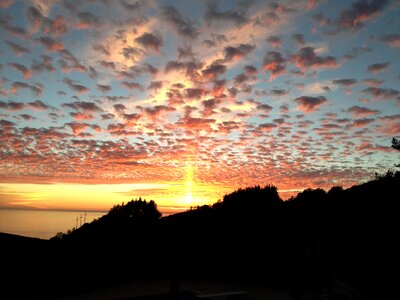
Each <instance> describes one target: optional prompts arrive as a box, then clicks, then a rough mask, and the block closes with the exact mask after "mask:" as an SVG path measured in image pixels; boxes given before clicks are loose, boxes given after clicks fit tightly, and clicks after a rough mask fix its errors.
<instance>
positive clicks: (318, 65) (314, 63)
mask: <svg viewBox="0 0 400 300" xmlns="http://www.w3.org/2000/svg"><path fill="white" fill-rule="evenodd" d="M292 60H293V61H294V64H295V65H296V67H298V68H299V69H300V70H302V71H307V70H309V69H323V68H330V69H334V68H336V67H337V66H338V64H337V62H336V58H334V57H332V56H325V57H323V56H318V55H317V54H316V53H315V49H314V48H312V47H304V48H301V49H300V50H299V51H298V52H296V53H295V54H294V55H293V56H292Z"/></svg>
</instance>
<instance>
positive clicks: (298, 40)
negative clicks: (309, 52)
mask: <svg viewBox="0 0 400 300" xmlns="http://www.w3.org/2000/svg"><path fill="white" fill-rule="evenodd" d="M292 38H293V39H294V40H295V42H296V45H297V47H299V48H301V47H304V46H305V45H306V41H305V40H304V35H302V34H299V33H295V34H293V35H292Z"/></svg>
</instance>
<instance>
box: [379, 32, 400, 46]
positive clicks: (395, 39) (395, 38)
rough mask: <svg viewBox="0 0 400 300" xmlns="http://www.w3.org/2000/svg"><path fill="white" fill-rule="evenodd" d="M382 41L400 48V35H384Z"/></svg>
mask: <svg viewBox="0 0 400 300" xmlns="http://www.w3.org/2000/svg"><path fill="white" fill-rule="evenodd" d="M380 40H381V41H382V42H384V43H386V44H388V45H389V46H391V47H393V48H400V34H384V35H383V36H381V37H380Z"/></svg>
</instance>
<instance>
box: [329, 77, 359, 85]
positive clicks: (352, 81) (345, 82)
mask: <svg viewBox="0 0 400 300" xmlns="http://www.w3.org/2000/svg"><path fill="white" fill-rule="evenodd" d="M332 83H333V84H338V85H342V86H345V87H350V86H353V85H355V84H356V83H357V79H354V78H346V79H335V80H332Z"/></svg>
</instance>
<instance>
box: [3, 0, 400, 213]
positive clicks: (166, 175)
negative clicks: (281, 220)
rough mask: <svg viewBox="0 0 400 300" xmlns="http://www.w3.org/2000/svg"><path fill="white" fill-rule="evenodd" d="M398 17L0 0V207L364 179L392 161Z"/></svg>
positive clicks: (309, 9) (218, 193)
mask: <svg viewBox="0 0 400 300" xmlns="http://www.w3.org/2000/svg"><path fill="white" fill-rule="evenodd" d="M72 3H73V4H72ZM399 28H400V5H399V3H398V1H384V0H379V1H378V0H371V1H361V0H358V1H357V0H356V1H329V0H328V1H310V0H308V1H306V0H304V1H289V0H282V1H276V2H270V1H228V0H227V1H212V0H210V1H183V0H182V1H178V0H176V1H161V0H160V1H158V0H150V1H140V0H139V1H136V0H135V1H129V0H121V1H108V0H103V1H45V0H28V1H22V0H11V1H1V0H0V35H1V38H0V57H1V58H0V136H1V139H0V208H35V209H65V210H87V211H89V210H93V211H98V210H102V211H103V210H108V209H109V208H110V207H112V206H113V205H115V204H118V203H122V202H127V201H129V200H130V199H132V198H139V197H142V198H144V199H146V200H155V201H156V202H157V204H158V206H159V208H160V210H161V211H162V212H163V213H166V214H168V213H172V212H176V211H181V210H184V209H186V208H188V207H190V206H197V205H203V204H209V203H214V202H216V201H218V200H219V199H222V197H223V195H224V194H226V193H229V192H232V191H233V190H234V189H237V188H240V187H246V186H253V185H265V184H273V185H275V186H277V188H278V190H279V191H280V196H281V197H282V198H284V199H287V198H289V197H290V196H292V195H295V194H296V193H297V192H298V191H302V190H303V189H305V188H308V187H321V188H325V189H329V188H330V187H332V186H335V185H343V186H346V187H347V186H351V185H353V184H357V183H361V182H364V181H367V180H369V179H371V178H373V177H374V174H375V172H384V171H386V170H388V169H389V168H391V167H393V165H394V164H395V163H396V162H398V153H396V152H395V151H392V149H391V147H390V141H391V138H392V137H393V136H396V135H399V134H400V91H399V83H400V73H399V70H400V61H399V57H400V32H399Z"/></svg>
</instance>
